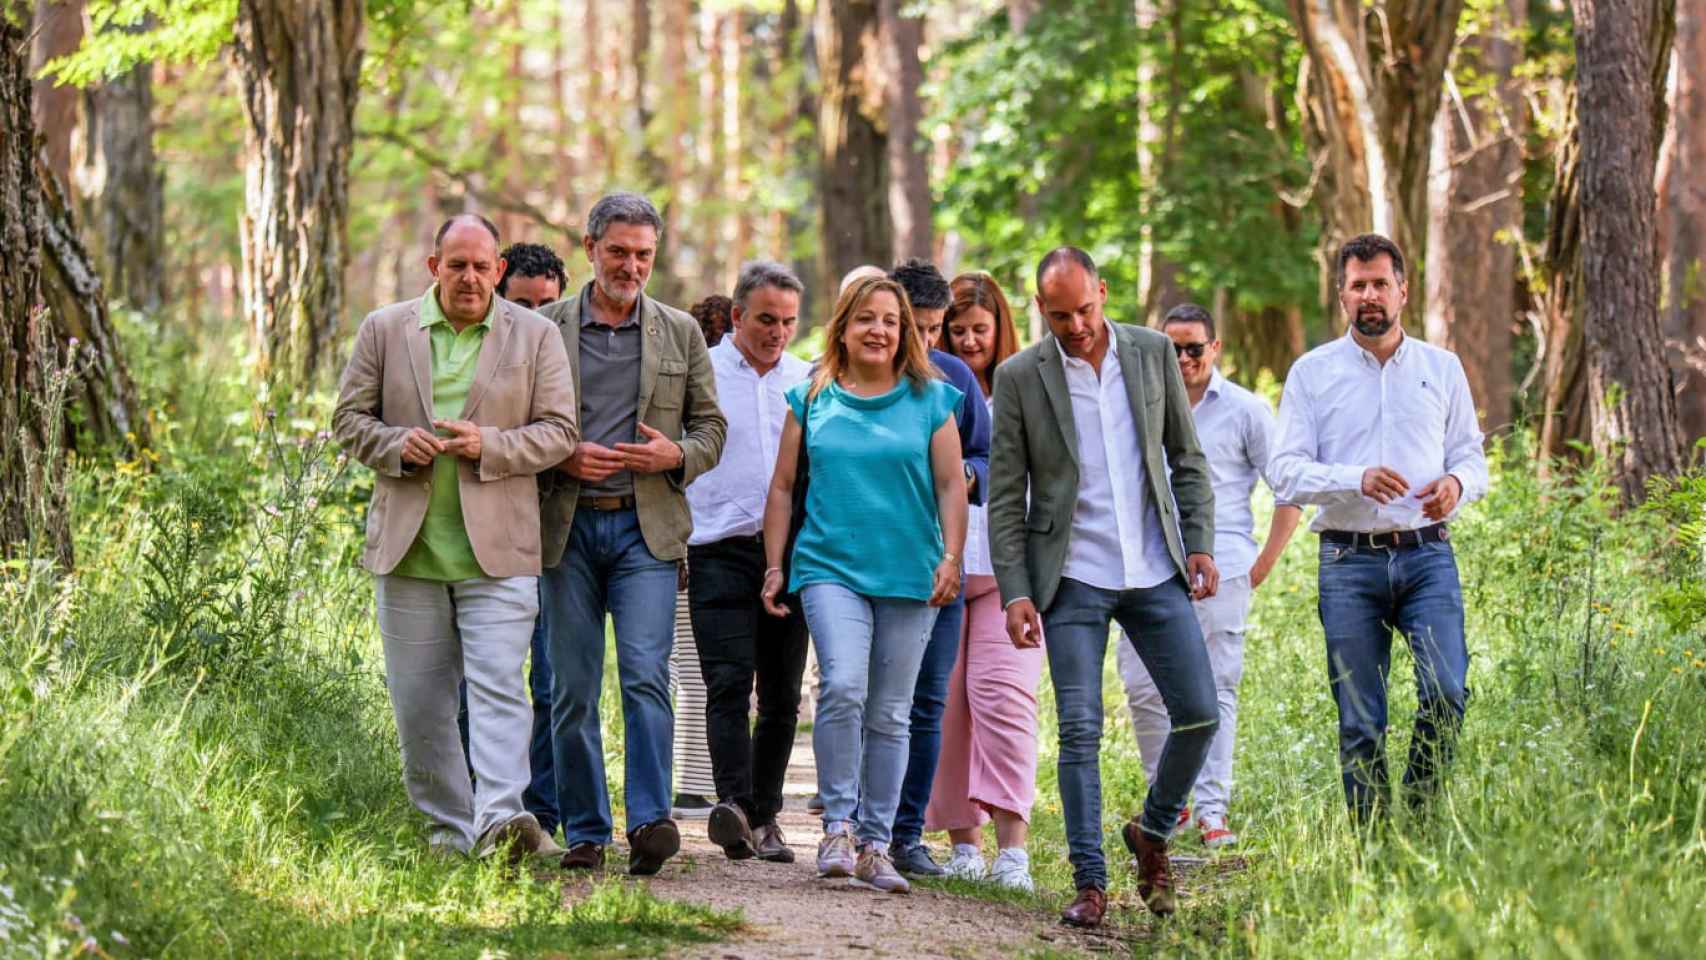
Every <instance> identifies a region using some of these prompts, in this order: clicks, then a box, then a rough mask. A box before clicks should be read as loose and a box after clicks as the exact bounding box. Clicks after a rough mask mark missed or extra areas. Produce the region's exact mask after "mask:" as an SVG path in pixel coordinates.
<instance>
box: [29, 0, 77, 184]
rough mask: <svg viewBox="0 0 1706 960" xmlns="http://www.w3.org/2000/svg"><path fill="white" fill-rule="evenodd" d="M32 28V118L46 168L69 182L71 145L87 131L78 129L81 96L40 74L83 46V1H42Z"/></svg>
mask: <svg viewBox="0 0 1706 960" xmlns="http://www.w3.org/2000/svg"><path fill="white" fill-rule="evenodd" d="M18 6H19V7H22V6H23V4H22V3H19V4H18ZM33 29H34V32H35V42H34V43H33V44H32V45H31V50H30V76H31V77H35V78H36V79H35V80H34V83H35V101H34V108H33V110H32V111H31V116H33V117H34V118H35V125H36V129H37V130H38V131H40V132H41V135H42V137H43V139H44V140H45V141H46V143H45V144H44V145H43V146H42V152H43V154H44V155H45V156H46V158H47V168H48V169H49V170H51V171H53V175H54V177H55V178H57V179H58V181H59V182H60V183H70V182H71V155H72V151H73V142H74V141H76V140H81V139H83V137H84V136H85V135H86V131H82V130H80V129H79V127H80V126H81V125H82V119H83V118H82V117H81V115H80V112H79V111H80V108H81V106H82V105H81V103H80V102H79V101H80V100H81V97H82V94H81V92H80V91H79V90H78V89H77V88H76V87H73V86H69V85H61V84H60V83H59V82H58V81H57V80H54V79H53V78H52V77H42V76H40V74H41V68H42V67H43V66H44V65H46V64H47V63H48V61H50V60H54V59H57V58H59V57H63V56H66V55H67V54H71V53H75V52H76V50H77V47H78V46H79V45H80V44H82V42H83V0H42V2H40V3H38V4H36V9H35V26H34V28H33Z"/></svg>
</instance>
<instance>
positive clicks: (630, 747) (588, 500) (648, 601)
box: [540, 193, 727, 875]
mask: <svg viewBox="0 0 1706 960" xmlns="http://www.w3.org/2000/svg"><path fill="white" fill-rule="evenodd" d="M662 232H663V219H662V218H661V217H659V216H658V212H657V209H656V208H654V207H653V206H652V204H651V202H650V201H648V200H646V198H644V197H641V196H639V195H637V194H632V193H613V194H610V195H608V196H606V197H604V198H603V199H601V200H599V201H598V203H596V204H594V205H593V208H592V211H591V212H590V213H588V214H587V220H586V234H585V236H584V238H583V241H582V245H583V246H584V247H585V249H586V255H587V260H588V261H589V262H590V263H591V265H592V272H593V279H592V282H591V283H588V284H587V285H586V286H585V287H583V288H582V289H581V291H580V293H578V294H577V295H575V296H573V297H570V298H568V299H565V300H559V301H557V302H556V303H553V304H550V305H548V306H546V307H545V308H543V310H542V312H543V313H544V315H545V316H546V317H547V318H548V319H550V320H553V321H555V322H556V324H557V327H558V330H559V331H561V333H562V337H563V346H564V347H565V349H566V350H567V352H568V357H569V367H570V368H571V370H572V371H573V374H574V383H575V393H576V395H577V396H578V397H579V398H580V423H581V440H582V442H581V443H579V444H578V445H577V446H576V447H575V451H574V455H573V456H571V457H570V458H569V459H568V460H566V461H564V462H563V463H562V464H561V466H560V467H559V468H558V469H557V470H556V471H553V472H552V474H551V475H550V481H549V483H548V484H547V486H546V490H545V499H544V503H543V505H542V506H541V510H540V512H541V520H540V523H541V535H542V540H543V544H542V553H543V560H544V564H545V575H544V582H545V586H544V590H543V591H542V595H543V596H542V606H543V614H542V616H543V617H544V621H545V630H546V634H547V640H546V646H547V649H548V650H549V651H550V660H551V673H552V687H551V734H552V744H553V751H552V752H553V754H554V760H555V767H556V769H557V771H558V776H557V806H558V810H559V811H560V812H561V814H562V817H563V837H564V839H565V841H567V843H568V846H569V851H568V853H566V854H564V855H563V866H564V867H566V868H569V869H592V868H594V867H597V866H598V865H599V864H600V863H602V862H603V860H604V848H605V846H607V845H608V844H609V843H610V839H611V833H612V829H613V827H612V823H611V816H610V796H609V792H608V790H607V789H606V787H605V777H604V740H603V737H602V735H601V732H600V729H599V712H598V702H599V692H600V690H601V689H602V684H603V678H604V620H605V616H606V614H609V615H610V616H611V617H612V618H613V619H614V620H615V625H616V663H617V670H618V672H619V674H620V678H621V686H622V716H623V721H624V732H625V736H624V738H623V743H624V751H623V752H624V755H625V760H626V764H625V766H626V771H625V773H626V775H625V777H624V785H625V790H626V799H627V804H626V806H627V811H628V817H627V820H628V870H629V872H630V873H634V874H640V875H644V874H652V873H656V872H657V871H658V870H659V869H660V868H661V867H662V866H663V863H664V861H666V860H668V859H669V858H670V857H672V856H674V855H675V853H676V851H677V850H679V849H680V847H681V834H680V831H679V830H678V829H677V827H676V825H675V823H674V821H672V820H671V819H670V816H669V813H670V810H669V804H670V798H671V790H670V761H671V754H672V747H673V724H674V714H673V712H672V710H671V709H670V702H669V655H670V650H671V649H672V648H673V645H674V634H675V592H676V563H677V562H678V561H680V560H681V559H682V558H684V557H685V556H686V555H687V537H688V534H690V533H691V532H692V530H693V518H692V514H691V513H690V512H689V511H688V507H687V498H686V494H685V491H686V487H687V485H688V484H689V483H692V482H693V479H694V478H695V477H697V476H699V475H700V474H701V473H704V472H705V471H707V470H709V469H711V468H712V467H714V466H716V464H717V459H718V458H719V457H720V456H722V452H723V436H724V433H725V431H726V428H727V424H726V423H725V421H724V419H723V414H722V411H721V410H719V409H718V408H717V389H716V379H715V375H714V374H713V373H712V370H711V358H710V353H709V352H708V351H707V350H706V348H705V337H704V335H703V334H702V333H700V331H699V324H698V322H697V321H695V320H694V319H693V318H692V317H691V316H689V315H688V314H686V313H684V312H682V311H680V310H677V309H675V308H674V307H668V306H665V305H663V304H661V303H658V302H657V301H656V300H653V299H651V298H649V297H647V296H646V295H645V293H644V290H645V285H646V279H647V277H649V276H650V275H651V270H652V261H653V258H654V257H655V256H656V254H657V246H658V237H659V235H660V234H661V233H662Z"/></svg>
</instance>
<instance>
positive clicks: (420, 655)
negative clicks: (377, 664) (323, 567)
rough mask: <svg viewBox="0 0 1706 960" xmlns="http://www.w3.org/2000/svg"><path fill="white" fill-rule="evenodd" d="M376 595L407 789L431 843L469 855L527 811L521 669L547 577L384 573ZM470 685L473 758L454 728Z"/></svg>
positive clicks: (526, 723) (528, 714)
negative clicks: (463, 690) (462, 687)
mask: <svg viewBox="0 0 1706 960" xmlns="http://www.w3.org/2000/svg"><path fill="white" fill-rule="evenodd" d="M374 591H375V595H376V597H377V600H378V607H379V635H380V637H381V638H382V639H383V640H384V645H385V683H386V686H387V687H388V688H389V689H390V691H391V710H392V712H393V714H394V715H395V716H396V718H397V739H398V741H399V742H400V743H401V745H402V750H403V786H404V789H406V790H407V791H408V794H409V800H410V801H412V802H413V803H414V805H415V807H416V808H417V809H419V810H420V811H421V812H422V813H424V814H426V815H427V817H428V818H429V819H431V821H432V823H433V835H432V840H431V842H432V843H433V844H434V845H435V846H449V847H453V848H454V849H456V850H460V851H462V852H463V853H467V852H468V851H470V850H472V849H473V847H474V844H475V842H476V841H477V840H478V839H479V838H480V837H481V836H483V835H484V834H485V833H486V831H488V830H490V829H492V828H493V827H498V826H502V825H503V824H505V823H508V822H509V821H510V820H512V819H514V818H515V817H518V816H520V815H521V814H522V813H524V812H525V808H524V807H523V806H522V803H521V793H522V791H523V790H524V789H526V787H527V784H528V781H529V778H530V776H531V773H530V771H529V769H528V766H527V747H528V740H529V738H530V737H531V736H532V731H533V703H532V701H531V700H530V699H529V698H528V693H527V684H526V682H525V681H524V680H523V678H522V671H521V667H522V664H523V663H524V662H525V661H526V660H527V651H528V645H529V642H530V641H531V639H532V637H533V618H534V617H535V616H537V615H538V613H539V578H538V577H478V578H475V579H472V580H458V581H454V582H451V583H443V582H439V581H434V580H419V579H416V578H414V577H400V576H394V575H384V576H378V577H375V578H374ZM464 679H466V680H467V681H468V756H467V759H466V760H465V759H464V758H463V754H462V743H461V738H460V737H459V736H458V734H457V730H456V705H457V697H456V687H457V684H458V683H459V682H461V681H462V680H464ZM470 763H471V764H472V765H473V767H474V783H470V782H469V777H468V766H469V764H470ZM476 784H477V786H476Z"/></svg>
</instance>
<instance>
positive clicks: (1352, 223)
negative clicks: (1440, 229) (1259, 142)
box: [1288, 0, 1463, 330]
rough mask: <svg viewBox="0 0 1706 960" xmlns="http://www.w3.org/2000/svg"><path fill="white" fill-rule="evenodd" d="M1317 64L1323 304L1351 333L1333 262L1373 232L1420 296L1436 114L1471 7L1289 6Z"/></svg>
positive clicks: (1393, 2)
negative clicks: (1392, 248)
mask: <svg viewBox="0 0 1706 960" xmlns="http://www.w3.org/2000/svg"><path fill="white" fill-rule="evenodd" d="M1288 3H1289V5H1290V7H1291V13H1292V19H1293V20H1294V21H1295V22H1296V24H1297V29H1298V33H1299V35H1300V36H1301V37H1302V39H1303V44H1304V49H1305V51H1306V52H1307V53H1308V56H1309V64H1310V68H1309V72H1308V74H1307V77H1306V82H1305V83H1304V84H1300V88H1299V91H1298V96H1299V99H1300V101H1301V105H1302V107H1303V110H1302V112H1303V114H1304V117H1305V122H1304V129H1305V132H1306V139H1307V140H1308V142H1309V143H1310V144H1311V146H1312V147H1313V148H1314V149H1315V150H1316V151H1317V153H1321V152H1324V153H1325V156H1326V163H1325V166H1324V168H1323V171H1322V177H1321V181H1320V183H1319V185H1318V186H1317V188H1316V193H1315V197H1316V201H1317V203H1318V204H1319V206H1320V209H1321V211H1322V221H1323V224H1322V225H1323V229H1322V234H1321V266H1322V278H1321V279H1322V300H1323V306H1325V307H1326V309H1327V316H1328V320H1329V323H1330V324H1331V326H1332V328H1333V329H1334V330H1342V329H1343V325H1344V321H1343V319H1342V318H1341V317H1339V315H1338V309H1337V306H1336V303H1337V298H1336V297H1334V296H1333V295H1332V294H1333V291H1332V284H1333V280H1332V278H1333V272H1334V269H1335V266H1336V263H1335V260H1334V257H1335V256H1336V254H1337V251H1338V248H1339V246H1340V245H1341V244H1342V243H1344V242H1345V241H1346V240H1348V239H1350V238H1351V237H1353V236H1355V235H1357V234H1359V233H1366V232H1369V231H1371V230H1372V231H1374V232H1376V233H1381V234H1385V235H1386V236H1388V237H1391V238H1392V239H1393V240H1394V241H1396V242H1397V243H1398V246H1399V248H1400V249H1402V250H1403V251H1404V256H1405V258H1406V259H1407V261H1408V264H1409V267H1410V269H1409V271H1408V273H1409V275H1408V276H1407V277H1406V279H1407V280H1408V282H1409V285H1410V288H1411V290H1412V291H1422V290H1424V289H1425V288H1424V286H1423V285H1422V284H1420V283H1418V278H1417V274H1419V273H1420V272H1421V271H1420V267H1421V264H1423V263H1424V262H1425V260H1426V249H1425V248H1426V243H1425V240H1426V226H1427V203H1428V195H1427V183H1428V162H1429V150H1430V146H1431V141H1432V138H1433V121H1434V113H1435V112H1436V111H1437V110H1438V109H1439V101H1440V89H1441V87H1442V85H1443V84H1444V79H1445V66H1446V63H1447V61H1448V59H1449V57H1450V55H1451V48H1452V45H1453V43H1454V42H1455V40H1456V36H1457V20H1458V15H1459V14H1460V13H1461V12H1462V11H1463V0H1374V2H1372V3H1370V2H1368V0H1288Z"/></svg>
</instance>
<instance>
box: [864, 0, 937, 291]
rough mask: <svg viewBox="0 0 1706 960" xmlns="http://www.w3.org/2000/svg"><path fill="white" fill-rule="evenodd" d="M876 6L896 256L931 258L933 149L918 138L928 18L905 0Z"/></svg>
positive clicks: (886, 0) (902, 257)
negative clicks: (908, 9) (908, 11)
mask: <svg viewBox="0 0 1706 960" xmlns="http://www.w3.org/2000/svg"><path fill="white" fill-rule="evenodd" d="M877 6H878V14H879V19H880V21H881V32H882V35H883V54H884V57H883V60H884V67H883V71H882V72H883V79H884V84H883V86H884V91H883V97H884V101H885V106H886V114H887V117H886V119H887V124H888V144H887V150H888V167H889V169H888V179H889V217H890V219H891V220H893V221H894V256H893V259H894V260H895V261H900V260H904V259H906V258H907V257H921V258H923V259H925V260H928V259H930V258H931V256H932V254H933V253H934V246H935V243H934V237H933V235H932V233H931V229H930V150H929V146H928V145H927V144H921V143H919V141H918V125H919V122H920V121H921V120H922V118H923V115H924V108H923V107H922V106H921V105H920V104H919V101H918V88H919V87H921V86H923V84H924V68H923V66H922V65H921V64H920V63H919V62H918V47H919V45H920V44H922V43H923V42H924V20H923V18H922V17H907V16H902V15H901V11H902V8H903V7H904V6H906V4H905V0H880V2H879V3H878V5H877Z"/></svg>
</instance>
